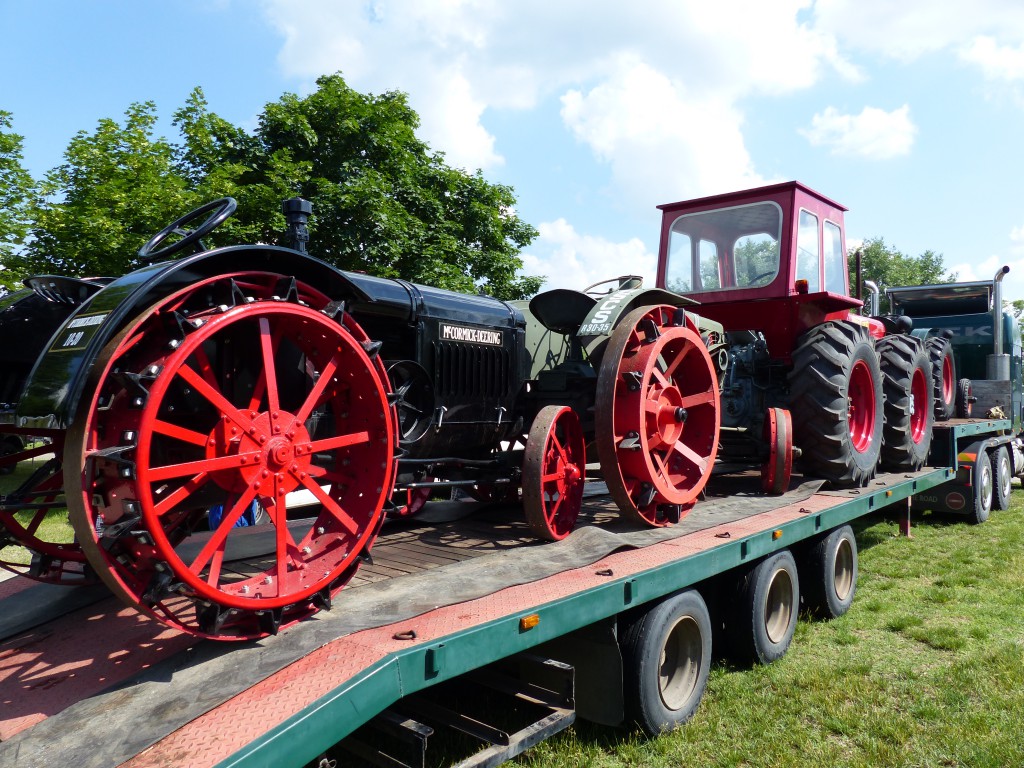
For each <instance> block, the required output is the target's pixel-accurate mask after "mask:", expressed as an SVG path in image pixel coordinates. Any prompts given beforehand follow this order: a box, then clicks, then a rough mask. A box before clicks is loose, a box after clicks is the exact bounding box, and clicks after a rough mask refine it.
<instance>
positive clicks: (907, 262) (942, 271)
mask: <svg viewBox="0 0 1024 768" xmlns="http://www.w3.org/2000/svg"><path fill="white" fill-rule="evenodd" d="M859 250H860V253H861V280H862V281H866V280H873V281H874V282H875V283H877V284H878V290H879V292H880V293H881V311H882V312H883V313H885V312H888V311H889V306H888V299H887V298H886V296H885V289H886V288H893V287H896V286H905V285H934V284H937V283H952V282H954V281H955V280H956V277H957V276H956V274H955V273H951V274H947V272H946V267H945V266H944V264H943V260H942V254H941V253H935V252H934V251H931V250H928V251H925V252H924V253H922V254H921V255H920V256H917V257H914V256H908V255H907V254H905V253H902V252H900V251H898V250H897V249H896V248H893V247H892V246H887V245H886V244H885V240H884V238H881V237H876V238H869V239H867V240H865V241H864V243H863V245H861V247H860V248H859ZM849 267H850V286H851V288H852V287H854V286H856V285H857V273H856V260H855V258H854V256H853V254H852V253H851V255H850V263H849ZM862 295H864V296H866V295H867V294H866V291H862Z"/></svg>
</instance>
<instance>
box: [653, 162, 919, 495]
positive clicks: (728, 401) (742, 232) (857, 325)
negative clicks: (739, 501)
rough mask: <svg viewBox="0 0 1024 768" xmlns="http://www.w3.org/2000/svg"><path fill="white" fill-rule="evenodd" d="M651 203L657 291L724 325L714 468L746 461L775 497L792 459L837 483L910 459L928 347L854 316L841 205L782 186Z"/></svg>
mask: <svg viewBox="0 0 1024 768" xmlns="http://www.w3.org/2000/svg"><path fill="white" fill-rule="evenodd" d="M659 208H660V209H661V211H662V213H663V216H662V228H661V247H660V250H659V261H658V285H659V286H660V287H664V288H667V289H668V290H671V291H674V292H677V293H681V294H683V295H685V296H687V297H688V298H691V299H694V300H696V301H699V302H700V304H701V306H700V308H699V310H698V311H699V313H700V314H701V315H702V316H703V317H706V318H708V319H710V320H714V321H716V322H718V323H721V324H722V326H723V328H724V330H725V334H726V341H727V344H728V348H729V360H728V364H727V366H726V367H725V369H724V370H723V374H722V377H721V382H720V384H721V398H722V448H721V453H720V458H721V460H722V462H723V463H724V465H725V466H726V467H727V468H728V466H729V464H730V463H738V464H739V465H740V466H743V465H747V466H749V464H750V463H751V461H754V462H760V463H761V464H762V468H763V469H762V476H763V477H764V479H765V487H766V488H768V489H769V490H775V491H778V490H781V487H780V484H781V483H782V481H788V474H787V469H786V468H787V467H788V466H789V465H790V463H791V460H792V458H793V457H794V456H799V455H802V459H803V465H804V467H805V469H806V470H807V471H809V472H810V473H811V474H816V475H819V476H821V477H824V478H826V479H828V480H831V481H833V482H834V483H835V484H837V485H863V484H865V483H867V481H868V480H869V479H870V478H871V477H872V476H873V475H874V474H875V471H876V469H877V468H878V467H879V466H880V467H882V468H886V469H889V468H891V469H916V468H918V467H920V466H921V465H922V464H923V463H924V461H925V459H926V458H927V453H928V448H929V441H930V437H929V436H930V427H931V423H932V422H931V420H932V399H933V397H932V391H931V383H932V372H931V364H930V361H929V353H928V350H927V349H925V345H924V342H923V341H921V340H919V339H916V338H914V337H913V336H911V335H910V334H909V330H910V329H909V328H901V327H899V326H898V324H894V323H886V322H885V321H884V320H883V319H881V318H869V317H864V316H862V315H860V314H858V313H857V310H859V309H860V308H861V307H862V306H863V302H861V301H860V300H859V299H855V298H852V297H851V296H850V290H849V282H848V270H847V259H846V247H845V246H846V244H845V238H844V228H843V227H844V224H843V214H844V212H845V211H846V208H845V207H843V206H842V205H840V204H839V203H836V202H835V201H833V200H830V199H829V198H827V197H825V196H824V195H821V194H819V193H817V192H815V191H814V190H812V189H810V188H809V187H806V186H804V185H803V184H801V183H799V182H796V181H791V182H786V183H783V184H775V185H771V186H767V187H760V188H757V189H750V190H746V191H742V192H734V193H729V194H724V195H715V196H712V197H704V198H699V199H696V200H687V201H683V202H678V203H671V204H667V205H662V206H659ZM791 412H797V413H799V414H800V418H799V419H798V420H797V423H796V424H793V420H792V418H791V416H790V413H791ZM883 414H884V417H883ZM794 447H795V448H796V450H794Z"/></svg>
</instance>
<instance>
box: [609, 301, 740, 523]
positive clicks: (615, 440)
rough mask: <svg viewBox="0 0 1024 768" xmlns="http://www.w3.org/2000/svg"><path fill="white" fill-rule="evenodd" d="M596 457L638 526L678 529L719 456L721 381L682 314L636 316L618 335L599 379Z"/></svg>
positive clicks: (665, 310)
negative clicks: (675, 526)
mask: <svg viewBox="0 0 1024 768" xmlns="http://www.w3.org/2000/svg"><path fill="white" fill-rule="evenodd" d="M595 422H596V424H595V426H596V439H595V442H596V444H597V453H598V456H599V457H600V460H601V472H602V474H603V475H604V480H605V482H606V483H607V484H608V491H609V493H610V494H611V497H612V498H613V499H614V500H615V503H616V505H617V506H618V508H619V511H620V512H621V513H622V514H623V515H624V516H625V517H627V518H629V519H631V520H633V521H635V522H637V523H640V524H641V525H650V526H665V525H671V524H673V523H676V522H678V521H679V520H680V518H681V517H682V516H683V515H684V514H686V512H688V511H689V510H690V509H691V508H692V507H693V505H694V503H695V502H696V500H697V496H698V495H699V494H700V492H701V490H703V488H704V486H705V484H706V483H707V481H708V478H709V477H710V476H711V468H712V466H713V465H714V462H715V454H716V453H717V452H718V435H719V428H720V413H719V396H718V377H717V373H716V368H715V366H714V363H712V361H711V356H710V355H709V354H708V351H707V348H706V347H705V346H704V343H703V341H702V340H701V337H700V333H699V332H698V330H697V328H696V326H695V325H694V323H693V321H692V320H690V319H689V318H687V317H686V314H685V312H684V311H683V310H682V309H679V308H677V307H671V306H648V307H640V308H638V309H635V310H633V311H632V312H630V313H629V314H628V315H626V317H625V318H623V319H622V321H621V322H620V323H619V324H618V326H617V327H616V328H615V331H614V332H613V333H612V336H611V338H610V339H609V340H608V346H607V347H606V349H605V352H604V356H603V357H602V360H601V367H600V370H599V371H598V377H597V404H596V414H595Z"/></svg>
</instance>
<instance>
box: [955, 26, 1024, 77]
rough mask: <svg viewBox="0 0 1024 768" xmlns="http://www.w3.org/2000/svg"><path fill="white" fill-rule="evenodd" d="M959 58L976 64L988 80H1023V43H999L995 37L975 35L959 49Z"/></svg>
mask: <svg viewBox="0 0 1024 768" xmlns="http://www.w3.org/2000/svg"><path fill="white" fill-rule="evenodd" d="M960 58H961V59H963V60H964V61H966V62H968V63H971V64H975V65H977V66H978V67H979V68H980V69H981V71H982V74H984V75H985V77H986V78H987V79H989V80H996V81H1003V82H1017V81H1021V80H1024V43H1022V44H1021V45H1017V46H1011V45H1000V44H999V43H998V42H997V41H996V40H995V38H992V37H987V36H982V37H976V38H974V40H972V41H971V42H970V43H969V44H968V45H966V46H964V47H963V48H962V49H961V51H960Z"/></svg>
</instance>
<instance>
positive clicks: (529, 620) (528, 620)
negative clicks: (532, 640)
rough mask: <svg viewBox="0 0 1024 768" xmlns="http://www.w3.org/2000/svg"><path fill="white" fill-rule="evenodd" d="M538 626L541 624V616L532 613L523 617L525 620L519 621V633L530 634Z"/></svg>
mask: <svg viewBox="0 0 1024 768" xmlns="http://www.w3.org/2000/svg"><path fill="white" fill-rule="evenodd" d="M538 624H540V616H538V615H537V614H536V613H531V614H530V615H529V616H523V618H521V619H520V620H519V631H520V632H528V631H529V630H531V629H533V628H534V627H536V626H537V625H538Z"/></svg>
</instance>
